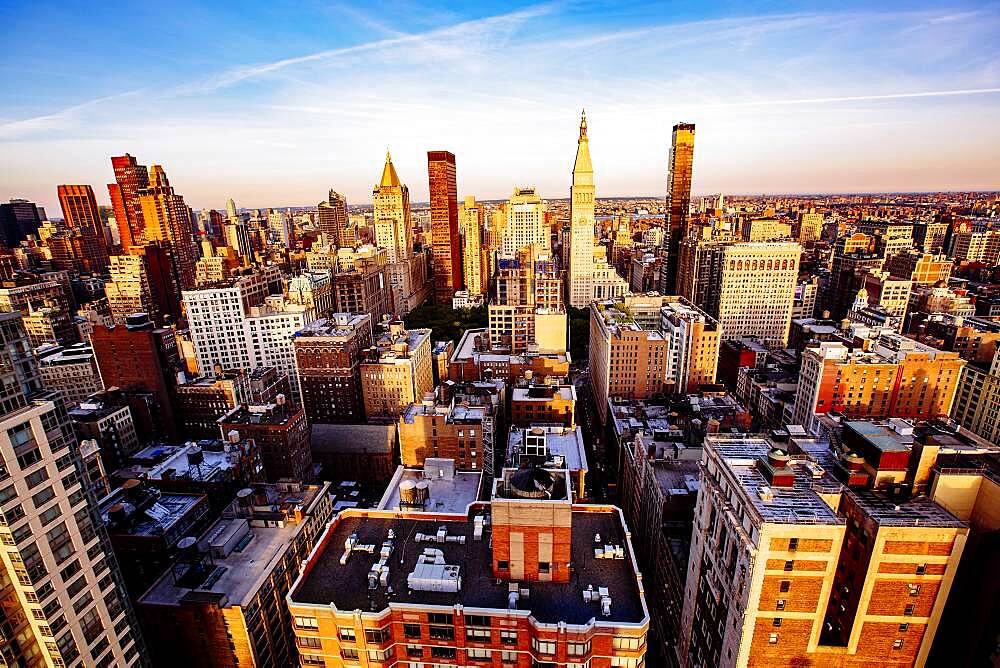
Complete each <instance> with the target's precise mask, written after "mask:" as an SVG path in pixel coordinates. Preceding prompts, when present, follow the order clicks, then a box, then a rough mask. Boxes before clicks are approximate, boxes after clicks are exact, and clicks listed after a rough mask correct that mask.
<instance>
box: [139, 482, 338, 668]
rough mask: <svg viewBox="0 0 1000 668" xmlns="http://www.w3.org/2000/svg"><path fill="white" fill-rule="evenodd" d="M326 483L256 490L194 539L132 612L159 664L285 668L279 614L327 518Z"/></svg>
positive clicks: (289, 644)
mask: <svg viewBox="0 0 1000 668" xmlns="http://www.w3.org/2000/svg"><path fill="white" fill-rule="evenodd" d="M329 486H330V484H329V483H324V484H323V485H322V486H317V485H303V484H301V483H298V482H296V481H287V482H281V483H278V484H276V485H257V486H254V487H252V488H248V489H247V490H246V491H245V492H242V491H241V492H240V493H239V494H238V495H237V500H236V502H235V503H233V504H232V505H231V506H230V508H229V509H228V510H227V511H226V512H225V513H223V516H222V517H221V518H220V519H219V520H218V521H216V522H215V523H214V524H212V525H211V526H210V527H209V528H208V530H207V531H205V533H204V534H202V535H201V536H199V537H194V536H191V537H189V538H188V539H187V540H183V541H182V542H183V544H182V545H181V548H182V549H180V550H179V553H178V555H177V558H176V560H175V562H174V563H173V564H172V565H171V566H170V568H169V569H168V571H167V572H166V573H164V574H163V575H162V576H161V577H160V578H159V579H158V580H157V581H156V582H155V583H154V584H153V585H152V587H150V589H149V590H148V591H147V592H146V593H145V594H143V595H142V597H141V598H140V599H139V602H138V604H137V608H138V610H139V614H140V616H141V617H142V620H143V626H144V628H146V629H148V631H147V636H148V639H149V640H148V642H149V650H150V656H151V657H152V658H153V659H154V663H156V664H157V665H164V666H166V665H213V666H236V665H239V666H256V667H263V666H291V665H295V664H296V662H297V656H296V648H295V641H294V636H293V634H292V618H291V616H290V615H289V614H288V608H287V607H286V605H285V596H286V594H287V593H288V591H289V586H290V585H291V583H292V581H293V580H294V579H295V577H296V574H297V573H298V569H299V565H300V563H301V562H302V560H303V559H305V558H306V557H307V556H308V555H309V554H310V552H311V551H312V549H313V547H314V545H315V544H316V540H317V538H318V537H319V536H320V534H321V533H322V532H323V527H324V526H325V524H326V523H327V522H328V521H329V520H330V518H331V516H332V514H333V503H332V501H331V498H330V495H329Z"/></svg>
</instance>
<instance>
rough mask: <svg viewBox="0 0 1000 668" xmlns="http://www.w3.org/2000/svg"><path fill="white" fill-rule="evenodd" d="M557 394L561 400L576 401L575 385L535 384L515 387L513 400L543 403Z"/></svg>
mask: <svg viewBox="0 0 1000 668" xmlns="http://www.w3.org/2000/svg"><path fill="white" fill-rule="evenodd" d="M555 395H558V396H559V398H561V399H562V400H563V401H576V386H574V385H548V384H536V385H530V386H528V387H515V388H514V395H513V399H512V400H513V401H538V402H541V403H545V402H548V401H551V399H552V398H553V397H554V396H555Z"/></svg>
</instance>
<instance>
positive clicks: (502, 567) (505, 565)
mask: <svg viewBox="0 0 1000 668" xmlns="http://www.w3.org/2000/svg"><path fill="white" fill-rule="evenodd" d="M508 568H510V564H509V563H508V562H506V561H498V562H497V570H498V571H505V570H507V569H508Z"/></svg>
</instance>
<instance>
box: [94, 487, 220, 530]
mask: <svg viewBox="0 0 1000 668" xmlns="http://www.w3.org/2000/svg"><path fill="white" fill-rule="evenodd" d="M204 498H206V497H205V496H204V495H203V494H175V493H173V492H163V493H160V492H158V491H157V490H144V491H143V493H142V502H141V506H142V509H137V508H136V506H135V505H134V503H133V501H130V500H128V496H127V495H126V492H125V490H123V489H122V488H121V487H119V488H117V489H116V490H114V491H113V492H111V493H110V494H108V495H107V496H106V497H104V498H103V499H101V500H100V502H99V503H98V509H99V512H100V514H101V521H102V522H104V524H105V525H106V526H107V525H109V523H110V521H111V519H112V518H111V517H110V510H111V508H112V506H115V505H118V504H121V506H122V510H123V511H124V513H125V515H126V516H127V518H128V529H127V530H125V531H122V530H115V529H109V531H110V533H113V534H114V533H125V534H128V535H132V536H159V535H163V534H166V533H169V532H170V530H171V529H172V528H173V527H174V526H175V525H176V524H177V523H178V522H180V521H181V520H183V519H184V517H185V516H186V515H187V514H188V513H189V512H191V510H192V509H193V508H194V507H195V505H197V503H198V502H199V501H201V500H202V499H204Z"/></svg>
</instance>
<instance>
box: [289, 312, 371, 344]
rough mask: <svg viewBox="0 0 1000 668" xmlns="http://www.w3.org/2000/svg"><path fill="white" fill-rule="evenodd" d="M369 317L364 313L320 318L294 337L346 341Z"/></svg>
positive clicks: (337, 314)
mask: <svg viewBox="0 0 1000 668" xmlns="http://www.w3.org/2000/svg"><path fill="white" fill-rule="evenodd" d="M369 320H371V317H370V316H368V315H367V314H365V313H354V314H352V313H333V314H331V315H330V317H328V318H320V319H318V320H314V321H313V322H311V323H309V324H308V325H306V326H305V327H303V328H302V329H300V330H299V331H298V332H296V333H295V336H296V337H301V338H309V337H327V338H335V339H346V338H348V337H350V336H354V334H356V333H358V332H359V329H358V328H359V327H361V325H363V324H364V323H365V322H367V321H369Z"/></svg>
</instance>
